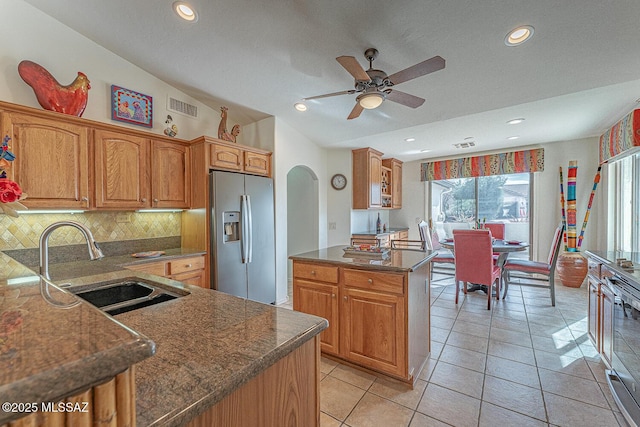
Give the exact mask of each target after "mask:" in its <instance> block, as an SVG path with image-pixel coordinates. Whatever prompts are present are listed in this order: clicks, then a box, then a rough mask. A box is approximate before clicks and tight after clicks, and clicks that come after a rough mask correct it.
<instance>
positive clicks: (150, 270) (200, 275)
mask: <svg viewBox="0 0 640 427" xmlns="http://www.w3.org/2000/svg"><path fill="white" fill-rule="evenodd" d="M204 261H205V259H204V255H196V256H186V257H180V258H171V259H169V260H163V261H154V262H145V263H142V264H133V265H128V266H127V267H126V268H127V269H129V270H133V271H140V272H142V273H147V274H154V275H156V276H161V277H166V278H169V279H173V280H176V281H178V282H182V283H186V284H189V285H195V286H199V287H201V288H205V289H209V286H208V284H207V283H205V281H204V277H205V276H204Z"/></svg>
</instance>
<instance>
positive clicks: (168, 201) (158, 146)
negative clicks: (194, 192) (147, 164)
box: [151, 141, 191, 209]
mask: <svg viewBox="0 0 640 427" xmlns="http://www.w3.org/2000/svg"><path fill="white" fill-rule="evenodd" d="M151 173H152V180H151V191H152V196H153V198H152V201H151V206H152V207H154V208H180V209H188V208H189V199H190V182H191V163H190V161H189V148H188V147H186V146H184V145H179V144H171V143H168V142H161V141H153V142H152V146H151Z"/></svg>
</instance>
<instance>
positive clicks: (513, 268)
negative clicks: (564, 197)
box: [502, 224, 564, 307]
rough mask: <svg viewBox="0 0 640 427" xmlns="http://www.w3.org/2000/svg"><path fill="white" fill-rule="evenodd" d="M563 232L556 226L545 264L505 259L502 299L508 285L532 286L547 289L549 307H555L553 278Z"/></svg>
mask: <svg viewBox="0 0 640 427" xmlns="http://www.w3.org/2000/svg"><path fill="white" fill-rule="evenodd" d="M563 232H564V225H562V224H560V225H558V228H556V232H555V234H554V235H553V240H552V241H551V249H550V250H549V256H548V257H547V262H536V261H529V260H525V259H507V262H506V263H505V264H504V266H502V283H503V284H504V295H503V298H506V297H507V290H508V289H509V283H513V284H516V285H520V286H532V287H534V288H549V293H550V295H551V305H552V306H553V307H555V305H556V288H555V280H554V277H553V276H554V273H555V270H556V262H557V261H558V253H559V252H560V246H561V243H562V233H563ZM513 273H526V275H514V274H513ZM540 276H542V277H540ZM515 278H518V279H520V280H518V281H517V282H515V281H513V279H515Z"/></svg>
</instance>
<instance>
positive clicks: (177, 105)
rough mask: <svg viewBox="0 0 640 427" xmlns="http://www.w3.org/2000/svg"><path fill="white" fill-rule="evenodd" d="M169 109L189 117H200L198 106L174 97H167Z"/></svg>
mask: <svg viewBox="0 0 640 427" xmlns="http://www.w3.org/2000/svg"><path fill="white" fill-rule="evenodd" d="M167 110H169V111H172V112H174V113H178V114H184V115H185V116H189V117H194V118H195V117H198V107H196V106H195V105H191V104H187V103H186V102H183V101H180V100H177V99H175V98H172V97H168V98H167Z"/></svg>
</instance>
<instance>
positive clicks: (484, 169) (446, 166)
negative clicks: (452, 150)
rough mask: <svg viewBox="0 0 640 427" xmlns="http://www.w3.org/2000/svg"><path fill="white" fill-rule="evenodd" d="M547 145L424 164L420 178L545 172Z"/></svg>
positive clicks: (452, 177) (427, 179)
mask: <svg viewBox="0 0 640 427" xmlns="http://www.w3.org/2000/svg"><path fill="white" fill-rule="evenodd" d="M543 170H544V148H537V149H535V150H523V151H512V152H509V153H498V154H487V155H485V156H476V157H462V158H459V159H451V160H440V161H437V162H427V163H422V165H421V166H420V176H421V181H437V180H441V179H454V178H474V177H478V176H490V175H504V174H509V173H523V172H542V171H543Z"/></svg>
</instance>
